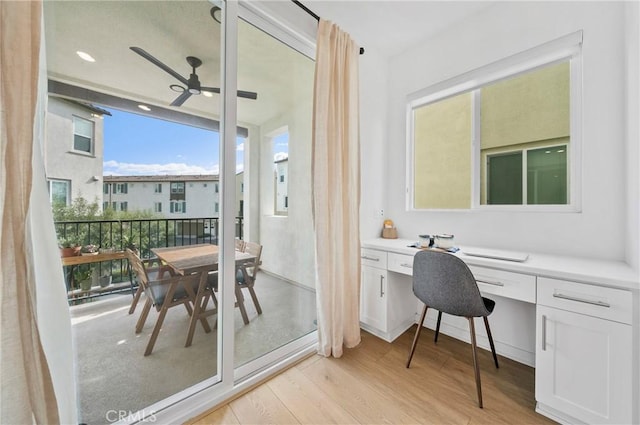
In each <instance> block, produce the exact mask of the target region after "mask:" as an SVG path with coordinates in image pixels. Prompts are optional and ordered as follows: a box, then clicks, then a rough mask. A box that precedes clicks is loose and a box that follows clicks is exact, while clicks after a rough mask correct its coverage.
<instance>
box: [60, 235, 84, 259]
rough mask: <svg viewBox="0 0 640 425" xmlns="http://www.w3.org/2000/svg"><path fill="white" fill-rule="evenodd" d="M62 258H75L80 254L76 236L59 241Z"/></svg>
mask: <svg viewBox="0 0 640 425" xmlns="http://www.w3.org/2000/svg"><path fill="white" fill-rule="evenodd" d="M58 246H59V247H60V256H61V257H73V256H76V255H78V253H79V252H80V244H79V243H78V240H77V238H76V237H75V236H64V237H61V238H59V239H58Z"/></svg>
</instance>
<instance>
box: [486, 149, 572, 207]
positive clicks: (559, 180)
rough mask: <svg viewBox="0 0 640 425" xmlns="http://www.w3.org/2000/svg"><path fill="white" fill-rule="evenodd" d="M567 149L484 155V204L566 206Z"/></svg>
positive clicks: (527, 150)
mask: <svg viewBox="0 0 640 425" xmlns="http://www.w3.org/2000/svg"><path fill="white" fill-rule="evenodd" d="M567 148H568V146H567V145H558V146H547V147H542V148H537V149H525V150H518V151H514V152H506V153H499V154H494V155H487V159H486V169H487V177H486V181H487V185H486V186H487V194H486V198H487V204H490V205H519V204H521V205H558V204H559V205H561V204H566V203H567ZM525 170H526V171H525Z"/></svg>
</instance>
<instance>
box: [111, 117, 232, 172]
mask: <svg viewBox="0 0 640 425" xmlns="http://www.w3.org/2000/svg"><path fill="white" fill-rule="evenodd" d="M109 112H111V114H112V116H105V117H104V171H103V174H104V175H159V174H218V172H219V164H220V162H219V141H220V138H219V134H218V133H217V132H214V131H209V130H202V129H199V128H195V127H190V126H185V125H179V124H175V123H171V122H168V121H163V120H157V119H152V118H148V117H144V116H142V115H137V114H131V113H127V112H121V111H118V110H113V109H110V110H109ZM243 142H244V140H243V139H238V152H237V155H236V157H237V160H236V162H237V163H236V169H237V170H238V171H240V170H241V169H242V158H243V151H244V143H243Z"/></svg>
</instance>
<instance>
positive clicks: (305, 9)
mask: <svg viewBox="0 0 640 425" xmlns="http://www.w3.org/2000/svg"><path fill="white" fill-rule="evenodd" d="M291 1H292V2H294V3H295V4H296V6H298V7H299V8H300V9H302V10H304V11H305V12H307V13H308V14H309V15H311V16H312V17H313V18H314V19H315V20H316V21H318V22H320V16H318V15H316V14H315V13H314V12H313V11H312V10H311V9H309V8H308V7H307V6H305V5H304V4H302V3H301V2H299V1H298V0H291ZM360 54H361V55H364V47H361V48H360Z"/></svg>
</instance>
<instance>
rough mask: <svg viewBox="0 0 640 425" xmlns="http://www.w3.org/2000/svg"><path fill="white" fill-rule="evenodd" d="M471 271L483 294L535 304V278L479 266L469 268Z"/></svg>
mask: <svg viewBox="0 0 640 425" xmlns="http://www.w3.org/2000/svg"><path fill="white" fill-rule="evenodd" d="M469 269H470V270H471V273H473V276H474V277H475V278H476V282H478V288H479V289H480V291H481V292H483V293H485V294H494V295H499V296H502V297H506V298H513V299H515V300H521V301H525V302H528V303H534V304H535V302H536V277H535V276H531V275H528V274H522V273H514V272H507V271H503V270H494V269H487V268H484V267H478V266H469Z"/></svg>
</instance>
